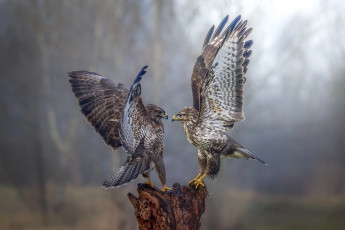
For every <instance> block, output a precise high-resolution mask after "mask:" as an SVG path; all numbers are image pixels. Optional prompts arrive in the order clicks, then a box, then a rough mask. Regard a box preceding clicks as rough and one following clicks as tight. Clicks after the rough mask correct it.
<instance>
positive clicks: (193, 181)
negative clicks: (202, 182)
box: [188, 178, 198, 184]
mask: <svg viewBox="0 0 345 230" xmlns="http://www.w3.org/2000/svg"><path fill="white" fill-rule="evenodd" d="M197 180H198V179H196V178H194V179H192V180H190V181H188V184H194V183H195V181H197Z"/></svg>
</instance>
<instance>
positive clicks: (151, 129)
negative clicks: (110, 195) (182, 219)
mask: <svg viewBox="0 0 345 230" xmlns="http://www.w3.org/2000/svg"><path fill="white" fill-rule="evenodd" d="M146 68H147V66H144V67H143V68H142V69H141V71H140V72H139V74H138V76H137V77H136V78H135V80H134V83H133V85H132V86H131V88H130V90H128V89H127V88H126V87H125V86H124V85H123V84H122V83H119V84H114V83H113V82H112V81H111V80H109V79H107V78H105V77H103V76H101V75H99V74H97V73H91V72H87V71H74V72H70V73H68V76H69V77H70V80H69V82H70V83H71V86H72V90H73V92H74V95H75V96H76V98H77V99H78V103H79V105H80V107H81V112H82V114H84V116H85V117H86V119H87V121H88V122H89V123H90V124H91V125H92V126H93V128H94V129H95V131H96V132H97V133H99V134H100V135H101V136H102V138H103V139H104V141H105V143H106V144H108V145H110V146H111V147H112V148H113V149H114V150H115V149H117V148H119V147H120V146H123V148H124V149H125V151H126V153H127V161H126V162H125V163H124V164H123V165H122V167H120V169H119V170H118V171H117V172H116V173H115V174H114V175H113V176H111V177H110V178H109V179H108V180H106V181H105V182H104V183H103V186H104V187H105V188H109V187H117V186H120V185H122V184H125V183H127V182H129V181H131V180H133V179H135V178H137V177H138V175H140V174H142V175H143V176H144V177H148V180H149V182H148V184H150V185H151V186H153V183H152V181H151V179H150V172H151V171H152V170H153V168H154V167H155V168H156V171H157V173H158V176H159V179H160V180H161V182H162V185H163V187H162V190H163V191H165V190H169V188H168V187H166V186H165V166H164V162H163V151H164V143H163V136H164V126H163V123H162V118H165V119H168V115H167V114H166V112H165V111H164V110H163V109H162V108H160V107H158V106H156V105H152V104H148V105H147V106H144V103H143V101H142V98H141V86H140V80H141V78H142V76H143V75H144V74H145V73H146Z"/></svg>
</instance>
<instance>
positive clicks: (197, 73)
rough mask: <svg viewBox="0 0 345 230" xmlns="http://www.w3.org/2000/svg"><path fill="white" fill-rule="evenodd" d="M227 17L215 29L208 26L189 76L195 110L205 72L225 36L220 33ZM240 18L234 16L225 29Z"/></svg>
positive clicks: (198, 105) (198, 106) (233, 24)
mask: <svg viewBox="0 0 345 230" xmlns="http://www.w3.org/2000/svg"><path fill="white" fill-rule="evenodd" d="M228 19H229V16H226V17H225V18H224V19H223V20H222V21H221V23H220V24H219V26H218V27H217V29H216V31H215V32H214V33H213V31H214V26H212V27H211V28H210V30H209V31H208V33H207V35H206V37H205V41H204V44H203V46H202V52H201V55H200V56H199V57H198V58H197V60H196V62H195V64H194V68H193V73H192V77H191V85H192V93H193V106H194V108H195V109H196V110H197V111H200V106H201V102H200V93H201V88H202V85H203V82H204V79H205V77H206V74H207V72H208V71H209V69H210V66H211V64H212V62H213V60H214V58H215V57H216V55H217V52H218V50H219V48H220V47H221V46H222V45H223V42H224V38H225V37H226V36H227V34H226V33H222V34H221V32H222V30H223V28H224V26H225V24H226V23H227V21H228ZM239 20H240V16H238V17H237V18H235V19H234V20H233V21H232V22H231V23H230V25H229V26H228V28H227V29H226V30H225V31H228V30H230V29H231V28H233V27H234V26H235V25H236V23H237V22H238V21H239Z"/></svg>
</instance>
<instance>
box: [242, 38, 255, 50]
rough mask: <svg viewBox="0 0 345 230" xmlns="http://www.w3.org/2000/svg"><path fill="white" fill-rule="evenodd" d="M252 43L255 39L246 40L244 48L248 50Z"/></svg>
mask: <svg viewBox="0 0 345 230" xmlns="http://www.w3.org/2000/svg"><path fill="white" fill-rule="evenodd" d="M252 45H253V40H249V41H246V42H245V43H244V46H243V48H244V49H246V50H247V49H249V48H250V47H251V46H252Z"/></svg>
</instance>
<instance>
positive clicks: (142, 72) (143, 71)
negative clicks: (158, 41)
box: [133, 65, 148, 84]
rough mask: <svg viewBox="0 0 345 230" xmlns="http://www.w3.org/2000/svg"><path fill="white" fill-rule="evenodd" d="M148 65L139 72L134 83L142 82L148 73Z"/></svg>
mask: <svg viewBox="0 0 345 230" xmlns="http://www.w3.org/2000/svg"><path fill="white" fill-rule="evenodd" d="M147 67H148V65H146V66H144V67H143V68H142V69H141V71H140V72H139V73H138V76H137V77H136V78H135V80H134V82H133V84H135V83H138V82H140V80H141V78H142V76H144V74H145V73H146V69H147Z"/></svg>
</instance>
